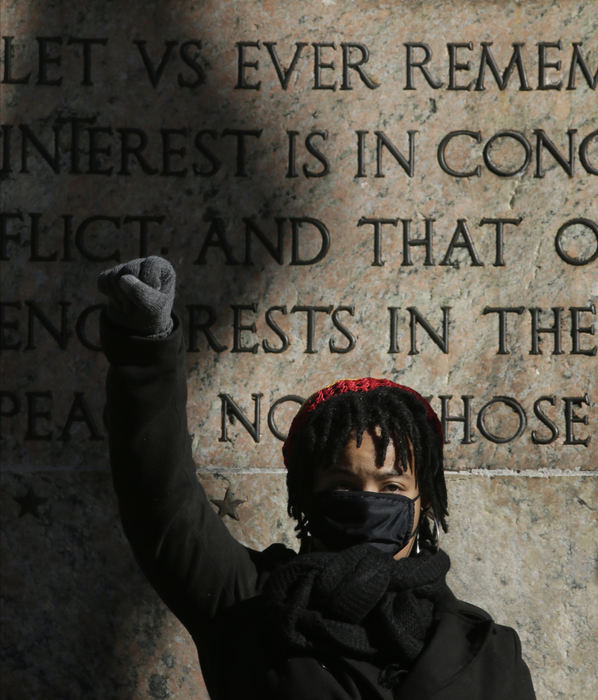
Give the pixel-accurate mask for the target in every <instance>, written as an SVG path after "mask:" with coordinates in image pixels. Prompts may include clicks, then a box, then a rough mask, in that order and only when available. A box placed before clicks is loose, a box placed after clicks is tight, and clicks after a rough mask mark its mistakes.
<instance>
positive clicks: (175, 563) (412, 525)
mask: <svg viewBox="0 0 598 700" xmlns="http://www.w3.org/2000/svg"><path fill="white" fill-rule="evenodd" d="M174 286H175V276H174V270H173V269H172V267H171V266H170V264H169V263H167V262H166V261H165V260H163V259H161V258H156V257H151V258H145V259H141V260H134V261H131V262H130V263H126V264H125V265H119V266H117V267H115V268H113V269H112V270H108V271H107V272H105V273H103V274H102V275H101V276H100V279H99V287H100V290H101V291H102V292H104V293H105V294H106V295H107V296H108V306H107V309H106V313H105V314H104V317H103V319H102V328H101V332H102V342H103V347H104V350H105V352H106V355H107V357H108V359H109V361H110V370H109V373H108V381H107V412H106V417H107V425H108V430H109V434H110V454H111V463H112V469H113V478H114V485H115V489H116V492H117V495H118V499H119V504H120V511H121V516H122V521H123V526H124V529H125V532H126V534H127V536H128V538H129V540H130V542H131V545H132V548H133V551H134V553H135V556H136V558H137V560H138V562H139V564H140V566H141V567H142V569H143V571H144V572H145V574H146V576H147V577H148V579H149V580H150V581H151V583H152V584H153V585H154V587H155V588H156V589H157V591H158V592H159V594H160V595H161V596H162V598H163V599H164V601H165V602H166V604H167V605H168V606H169V607H170V608H171V610H172V611H173V612H174V613H175V615H177V616H178V618H179V619H180V620H181V621H182V623H183V624H184V625H185V626H186V627H187V629H188V630H189V632H190V633H191V635H192V637H193V639H194V641H195V643H196V645H197V649H198V653H199V658H200V663H201V667H202V671H203V674H204V678H205V681H206V685H207V687H208V690H209V692H210V696H211V697H212V698H213V700H224V699H226V700H237V699H239V698H256V699H260V700H261V699H264V700H266V699H271V700H312V699H313V700H332V699H334V700H348V699H351V700H383V699H386V700H391V699H397V698H400V699H401V700H427V699H430V700H431V699H432V698H434V699H438V700H440V699H442V700H499V699H503V698H504V699H505V700H507V699H508V700H530V699H533V698H534V697H535V696H534V691H533V687H532V682H531V679H530V674H529V671H528V669H527V667H526V665H525V663H524V662H523V660H522V658H521V649H520V644H519V640H518V637H517V634H516V633H515V632H514V630H512V629H510V628H507V627H503V626H500V625H497V624H495V623H494V622H493V620H492V619H491V618H490V616H489V615H488V614H487V613H485V612H484V611H482V610H480V609H478V608H476V607H474V606H472V605H469V604H467V603H464V602H461V601H458V600H456V598H455V597H454V595H453V594H452V593H451V591H450V590H449V588H448V587H447V585H446V582H445V576H446V573H447V571H448V569H449V565H450V564H449V559H448V557H447V555H446V554H445V553H444V552H443V551H442V550H440V549H438V530H439V528H440V527H442V528H443V529H445V530H446V516H447V497H446V488H445V482H444V474H443V465H442V447H443V440H442V429H441V426H440V422H439V420H438V417H437V416H436V414H435V413H434V411H433V410H432V408H431V407H430V405H429V404H428V403H427V401H426V400H425V399H424V398H423V397H422V396H420V395H419V394H418V393H417V392H415V391H413V390H412V389H409V388H408V387H403V386H400V385H397V384H394V383H393V382H390V381H387V380H378V379H372V378H363V379H359V380H343V381H340V382H336V383H335V384H332V385H331V386H329V387H327V388H325V389H322V390H321V391H319V392H317V393H316V394H314V395H312V396H311V397H310V398H309V399H308V400H307V401H306V402H305V403H304V405H303V406H302V407H301V409H300V410H299V412H298V414H297V416H296V417H295V419H294V420H293V423H292V425H291V428H290V431H289V435H288V437H287V439H286V441H285V443H284V446H283V455H284V462H285V464H286V467H287V470H288V478H287V483H288V492H289V506H288V510H289V514H290V515H291V516H292V517H293V518H295V519H296V520H297V531H298V535H299V537H300V540H301V548H300V552H299V554H296V553H295V552H293V551H292V550H290V549H288V548H286V547H284V546H283V545H281V544H274V545H272V546H271V547H269V548H268V549H266V550H265V551H263V552H257V551H254V550H251V549H249V548H247V547H244V546H243V545H241V544H240V543H238V542H237V541H236V540H235V539H234V538H233V537H232V536H231V535H230V534H229V532H228V530H227V529H226V527H225V526H224V525H223V523H222V521H221V520H220V518H219V517H218V516H217V515H216V513H215V512H214V510H213V508H212V506H211V505H210V503H209V502H208V500H207V498H206V496H205V494H204V492H203V490H202V488H201V486H200V484H199V482H198V481H197V477H196V472H195V465H194V463H193V459H192V456H191V446H190V440H189V435H188V432H187V418H186V412H185V405H186V398H187V395H186V373H185V357H184V348H183V339H182V333H181V329H180V326H179V324H178V322H177V320H176V319H175V318H173V317H172V315H171V310H172V302H173V299H174Z"/></svg>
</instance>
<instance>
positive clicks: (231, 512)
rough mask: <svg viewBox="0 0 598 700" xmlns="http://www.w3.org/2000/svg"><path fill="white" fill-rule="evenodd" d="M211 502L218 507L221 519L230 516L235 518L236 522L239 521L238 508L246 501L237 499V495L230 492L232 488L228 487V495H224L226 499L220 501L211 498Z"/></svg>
mask: <svg viewBox="0 0 598 700" xmlns="http://www.w3.org/2000/svg"><path fill="white" fill-rule="evenodd" d="M210 500H211V501H212V503H213V504H214V505H216V506H218V515H219V516H220V517H221V518H223V517H224V516H225V515H228V516H229V517H231V518H234V520H239V516H238V515H237V511H236V508H237V506H240V505H241V503H245V501H243V500H241V499H238V498H235V494H234V493H233V492H232V491H231V490H230V487H227V489H226V493H225V494H224V498H223V499H222V500H218V499H216V498H210Z"/></svg>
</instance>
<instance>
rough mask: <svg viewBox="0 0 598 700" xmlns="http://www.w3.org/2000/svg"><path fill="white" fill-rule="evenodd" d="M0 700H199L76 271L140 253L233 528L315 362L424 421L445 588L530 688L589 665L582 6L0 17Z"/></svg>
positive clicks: (596, 120)
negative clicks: (415, 396)
mask: <svg viewBox="0 0 598 700" xmlns="http://www.w3.org/2000/svg"><path fill="white" fill-rule="evenodd" d="M1 13H2V16H1V20H2V21H1V26H2V65H1V66H0V70H1V72H2V75H1V78H2V82H1V87H0V90H1V93H0V103H1V109H2V120H1V131H0V172H1V174H2V193H1V195H0V217H1V218H0V259H1V262H0V264H1V266H2V277H1V285H2V288H1V298H0V302H1V304H0V344H1V349H2V356H1V362H2V384H1V387H0V392H1V393H0V419H1V435H2V443H1V449H2V467H3V472H2V484H1V491H0V498H1V499H2V519H3V525H2V547H3V549H2V572H1V574H0V575H1V581H2V584H1V586H2V591H1V592H2V596H3V619H4V620H5V623H3V625H2V638H3V646H4V647H5V648H6V650H7V651H6V653H5V654H4V658H3V662H2V664H3V668H2V678H3V681H2V682H3V695H2V696H3V697H6V698H11V699H13V698H14V699H17V698H32V697H44V698H54V697H56V698H64V697H69V698H70V697H72V698H78V697H85V698H93V697H97V698H106V697H122V698H129V697H138V698H167V697H173V698H177V697H178V698H187V697H199V698H201V697H206V698H207V694H206V691H205V687H204V685H203V681H202V679H201V673H200V671H199V666H198V664H197V659H196V653H195V649H194V647H193V644H192V642H191V640H190V638H189V636H188V634H187V633H186V631H185V630H184V629H183V628H182V627H181V625H180V624H179V623H178V622H177V621H176V619H175V618H174V617H173V616H172V615H171V614H170V613H169V612H168V611H167V610H166V609H165V607H164V606H163V605H162V604H161V602H160V601H159V600H158V598H157V596H156V595H155V594H154V593H153V591H152V590H151V589H150V588H149V586H148V584H147V583H146V582H145V581H144V579H143V577H142V576H141V574H140V573H139V572H138V570H137V567H136V565H135V563H134V561H133V558H132V556H131V554H130V552H129V550H128V546H127V543H126V540H125V539H124V536H123V534H122V532H121V529H120V525H119V523H118V517H117V513H116V504H115V498H114V496H113V494H112V490H111V483H110V475H109V469H108V462H107V442H106V435H105V430H104V427H103V423H102V408H103V402H104V390H103V382H104V376H105V371H106V363H105V360H104V358H103V356H102V354H101V352H99V347H98V343H99V339H98V331H97V318H98V312H99V308H100V305H101V304H102V301H103V300H102V298H101V297H100V295H99V294H98V293H97V291H96V286H95V278H96V275H97V274H98V273H99V272H100V271H101V270H103V269H105V268H106V267H110V266H112V265H114V264H116V263H118V262H119V261H125V260H127V259H130V258H133V257H138V256H140V255H147V254H161V255H164V256H166V257H167V258H168V259H169V260H170V261H171V262H172V263H173V265H174V266H175V267H176V270H177V274H178V296H177V301H176V311H177V313H178V315H179V317H180V318H181V320H182V323H183V326H184V329H185V337H186V344H187V350H188V367H189V405H188V409H189V427H190V431H191V433H192V434H193V450H194V454H195V457H196V461H197V465H198V477H199V478H200V479H201V481H202V483H203V484H204V486H205V487H206V489H207V491H208V493H209V494H210V496H211V498H213V499H215V500H222V499H223V498H225V494H226V493H227V491H228V498H229V499H232V500H235V499H236V500H238V501H241V503H239V504H237V506H236V513H237V515H238V518H239V519H238V520H235V519H233V518H231V517H230V516H228V515H225V514H224V513H223V517H224V518H225V522H226V523H227V525H229V526H230V528H231V530H232V531H233V533H234V534H235V535H237V536H238V537H239V538H240V539H241V540H242V541H243V542H245V543H247V544H250V545H251V546H255V547H265V546H267V545H268V544H269V543H271V542H272V541H273V540H278V541H284V542H286V543H287V544H290V545H294V542H295V540H294V535H293V526H292V523H290V522H289V521H288V518H287V516H286V500H285V499H286V494H285V484H284V471H283V469H282V459H281V454H280V447H281V438H282V437H283V435H284V434H285V432H286V429H287V426H288V424H289V421H290V419H291V417H292V415H293V414H294V411H295V410H296V409H297V407H298V401H300V400H301V399H302V398H305V397H307V396H308V395H309V394H310V393H312V392H313V391H314V390H316V389H318V388H320V387H322V386H324V385H326V384H329V383H331V382H332V381H334V380H336V379H338V378H341V377H356V376H365V375H373V376H384V377H388V378H390V379H393V380H396V381H399V382H401V383H405V384H408V385H411V386H413V387H415V388H416V389H418V390H419V391H420V392H421V393H422V394H424V395H426V396H428V397H430V398H431V402H432V404H433V406H434V407H435V409H436V410H437V411H438V413H439V415H440V416H441V418H442V420H443V423H444V427H445V433H446V438H447V444H446V467H447V473H448V477H447V478H448V487H449V506H450V521H449V522H450V527H451V529H450V532H449V533H448V535H447V536H446V537H445V538H444V540H443V546H444V547H445V548H446V549H447V551H448V552H449V553H450V555H451V558H452V562H453V567H452V570H451V574H450V575H451V584H452V586H453V588H454V590H455V592H456V593H457V595H459V596H460V597H462V598H464V599H466V600H469V601H471V602H472V603H475V604H478V605H480V606H482V607H485V608H487V609H488V610H489V611H490V612H491V613H492V614H493V615H494V616H495V617H496V619H497V620H498V621H500V622H502V623H504V624H510V625H513V626H515V627H516V628H517V629H518V631H519V633H520V636H521V639H522V644H523V650H524V655H525V658H526V660H527V662H528V664H529V666H530V668H531V671H532V675H533V678H534V684H535V687H536V691H537V694H538V697H539V698H542V699H546V700H548V699H552V698H563V699H564V698H567V699H569V698H577V697H579V698H587V697H593V696H594V695H595V694H596V692H597V690H598V687H597V685H596V680H595V673H594V659H595V657H596V655H597V654H598V640H597V638H596V629H597V628H598V624H597V623H598V620H597V617H598V607H597V605H596V602H595V601H596V593H597V591H596V579H595V571H594V563H593V562H594V558H595V554H596V552H595V541H596V508H597V507H598V505H597V504H598V499H597V496H596V461H597V460H596V457H597V453H596V445H597V444H598V441H597V438H596V423H597V420H598V417H597V415H596V408H595V402H596V392H597V389H596V376H597V372H596V366H597V365H596V348H597V341H596V330H595V328H596V301H597V298H598V281H597V280H598V277H597V274H596V272H597V262H596V261H597V259H598V204H597V202H598V187H597V185H596V174H597V173H598V145H597V144H598V132H597V130H596V129H597V124H598V100H597V99H596V86H597V83H598V44H597V42H596V31H597V28H598V16H597V13H596V11H595V7H593V6H592V3H580V2H570V1H568V0H560V1H559V2H543V1H532V2H526V3H521V2H515V1H511V0H505V1H504V2H501V3H493V2H485V1H484V2H475V3H474V2H458V3H452V2H444V0H441V1H437V2H424V1H422V2H410V3H400V2H392V3H385V2H382V3H371V2H366V1H365V0H359V1H357V2H353V3H340V2H335V1H334V0H328V1H326V2H311V1H310V2H304V3H291V2H286V1H284V2H265V1H263V2H258V1H254V0H247V1H246V2H237V3H233V2H213V1H212V0H206V1H203V2H195V3H192V2H181V1H176V2H161V3H153V4H148V3H144V2H138V1H137V0H133V1H132V2H129V3H127V4H126V6H125V4H122V3H113V2H106V3H83V2H71V3H68V4H67V3H63V2H59V1H57V2H51V1H48V2H39V1H38V0H32V1H31V2H28V3H8V2H5V3H3V4H2V7H1Z"/></svg>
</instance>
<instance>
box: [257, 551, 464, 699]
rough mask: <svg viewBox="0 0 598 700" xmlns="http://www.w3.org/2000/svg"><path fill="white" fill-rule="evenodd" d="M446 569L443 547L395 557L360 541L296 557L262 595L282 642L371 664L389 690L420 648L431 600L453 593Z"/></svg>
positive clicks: (279, 570)
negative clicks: (378, 669) (375, 664)
mask: <svg viewBox="0 0 598 700" xmlns="http://www.w3.org/2000/svg"><path fill="white" fill-rule="evenodd" d="M449 567H450V560H449V558H448V555H447V554H445V552H443V551H438V552H435V553H430V552H427V551H426V552H422V553H421V554H419V555H418V556H414V557H406V558H404V559H398V560H395V559H393V558H392V557H391V556H389V555H388V554H384V553H382V552H379V551H378V550H376V549H374V548H373V547H370V546H369V545H367V544H359V545H355V546H353V547H349V548H348V549H345V550H343V551H340V552H312V553H307V554H301V555H299V556H297V557H295V558H294V559H292V560H291V561H290V562H288V563H286V564H283V565H281V566H279V567H278V568H277V569H275V570H274V571H273V572H272V575H271V576H270V578H269V580H268V582H267V584H266V588H265V590H264V595H265V597H266V599H267V600H268V602H269V604H270V609H271V613H272V618H273V622H274V628H275V632H276V633H277V637H278V638H279V639H281V641H282V642H283V643H285V645H287V646H290V647H291V648H293V649H296V650H299V651H303V652H305V651H313V652H320V653H330V652H331V653H333V654H337V655H340V656H348V657H352V658H360V659H370V660H374V661H375V662H376V661H377V662H378V663H380V664H381V666H382V669H383V670H382V673H381V677H380V682H381V683H382V684H383V685H387V687H392V686H393V685H395V684H396V683H397V682H398V680H399V677H400V674H401V673H404V672H405V670H406V669H408V668H409V667H410V666H411V664H412V663H413V661H414V660H415V658H416V657H417V656H418V654H419V653H420V652H421V651H422V649H423V647H424V644H425V642H426V639H427V636H428V632H429V630H430V627H431V625H432V622H433V612H434V605H435V603H436V602H437V601H439V600H440V599H441V598H444V597H447V596H451V595H452V594H451V593H450V591H449V589H448V587H447V585H446V582H445V576H446V573H447V571H448V570H449Z"/></svg>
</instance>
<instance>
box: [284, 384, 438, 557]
mask: <svg viewBox="0 0 598 700" xmlns="http://www.w3.org/2000/svg"><path fill="white" fill-rule="evenodd" d="M339 387H340V388H339ZM326 392H328V395H326ZM374 430H376V431H377V432H378V439H377V440H375V446H376V465H377V466H382V464H383V463H384V460H385V458H386V451H387V448H388V445H389V443H390V441H391V440H392V442H393V445H394V448H395V452H396V454H397V457H398V459H397V469H399V470H402V469H403V470H404V469H405V468H406V466H407V465H411V466H412V468H413V471H414V474H415V478H416V480H417V484H418V487H419V490H420V494H421V496H422V502H423V503H424V504H426V506H427V509H428V510H431V511H432V513H433V516H435V517H436V519H437V521H438V523H439V525H440V526H441V527H442V528H443V530H444V531H445V532H446V530H447V522H446V516H447V515H448V510H447V493H446V484H445V481H444V470H443V456H442V449H443V438H442V428H441V426H440V421H439V420H438V417H437V416H436V414H435V413H434V411H433V410H432V408H431V406H430V405H429V404H428V402H427V401H426V400H425V399H424V398H423V397H422V396H420V395H419V394H418V393H417V392H415V391H413V390H412V389H410V388H409V387H403V386H401V385H398V384H394V383H393V382H390V381H387V380H373V379H370V378H365V379H361V380H348V381H343V382H337V383H336V384H334V385H332V386H331V387H328V388H327V389H324V390H322V391H320V392H317V393H316V394H314V395H313V396H312V397H310V399H308V400H307V401H306V402H305V403H304V404H303V406H302V408H301V409H300V410H299V412H298V414H297V415H296V416H295V419H294V420H293V423H292V425H291V429H290V431H289V435H288V437H287V439H286V441H285V444H284V446H283V454H284V460H285V464H286V466H287V489H288V513H289V515H290V516H291V517H292V518H294V519H295V520H296V521H297V525H296V527H295V530H296V531H297V536H298V537H299V539H301V540H303V539H304V538H305V537H307V536H308V530H309V525H308V524H309V513H310V510H311V498H312V494H313V484H314V480H315V477H316V474H317V472H318V471H319V470H322V469H326V468H327V467H329V466H331V465H334V464H336V462H337V460H338V459H339V457H340V454H341V452H342V451H343V449H344V447H345V445H346V444H347V442H348V441H349V440H350V439H351V438H352V437H354V438H355V440H356V443H357V446H358V447H359V446H360V445H361V441H362V437H363V434H364V432H371V431H374ZM422 514H423V511H422ZM419 533H420V542H421V543H423V544H424V546H425V545H429V546H431V545H433V544H434V543H433V539H434V537H433V533H432V529H431V527H430V523H429V521H428V518H426V517H421V518H420V529H419Z"/></svg>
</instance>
